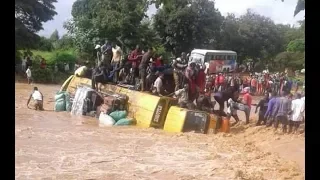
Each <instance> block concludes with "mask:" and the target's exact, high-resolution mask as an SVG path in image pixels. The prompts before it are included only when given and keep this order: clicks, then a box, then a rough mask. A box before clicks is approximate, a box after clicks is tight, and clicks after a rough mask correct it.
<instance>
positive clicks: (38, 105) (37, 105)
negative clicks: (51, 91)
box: [27, 87, 44, 111]
mask: <svg viewBox="0 0 320 180" xmlns="http://www.w3.org/2000/svg"><path fill="white" fill-rule="evenodd" d="M31 98H32V99H33V107H34V109H35V110H40V111H43V110H44V109H43V95H42V93H41V92H40V91H39V90H38V87H34V88H33V92H32V93H31V94H30V97H29V99H28V102H27V107H28V108H29V103H30V100H31Z"/></svg>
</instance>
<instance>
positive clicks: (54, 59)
mask: <svg viewBox="0 0 320 180" xmlns="http://www.w3.org/2000/svg"><path fill="white" fill-rule="evenodd" d="M32 52H33V55H34V57H35V61H39V62H40V60H41V57H43V58H44V59H45V60H46V62H47V64H48V65H49V66H52V65H54V64H55V63H57V64H62V63H69V64H74V63H75V62H76V59H77V56H76V54H75V52H74V50H56V51H52V52H48V51H32Z"/></svg>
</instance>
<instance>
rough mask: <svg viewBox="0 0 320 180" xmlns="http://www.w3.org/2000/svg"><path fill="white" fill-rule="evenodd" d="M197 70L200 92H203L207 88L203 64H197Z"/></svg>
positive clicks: (197, 82)
mask: <svg viewBox="0 0 320 180" xmlns="http://www.w3.org/2000/svg"><path fill="white" fill-rule="evenodd" d="M197 70H198V73H197V78H196V84H197V86H198V88H199V92H201V93H203V92H204V90H205V83H206V74H205V73H204V68H203V66H200V65H197Z"/></svg>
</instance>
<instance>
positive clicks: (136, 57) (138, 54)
mask: <svg viewBox="0 0 320 180" xmlns="http://www.w3.org/2000/svg"><path fill="white" fill-rule="evenodd" d="M141 59H142V51H141V49H140V46H139V45H137V46H136V49H135V50H133V51H132V52H131V53H130V55H129V57H128V61H129V62H131V67H132V69H133V72H134V76H135V77H139V69H138V67H139V64H140V61H141Z"/></svg>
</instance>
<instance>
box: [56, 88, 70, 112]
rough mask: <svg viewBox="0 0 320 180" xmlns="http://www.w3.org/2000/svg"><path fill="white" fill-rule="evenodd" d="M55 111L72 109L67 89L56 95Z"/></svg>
mask: <svg viewBox="0 0 320 180" xmlns="http://www.w3.org/2000/svg"><path fill="white" fill-rule="evenodd" d="M54 100H55V106H54V111H56V112H59V111H68V110H70V109H71V102H70V95H69V93H67V92H65V91H60V92H58V93H57V94H56V95H55V96H54Z"/></svg>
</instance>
